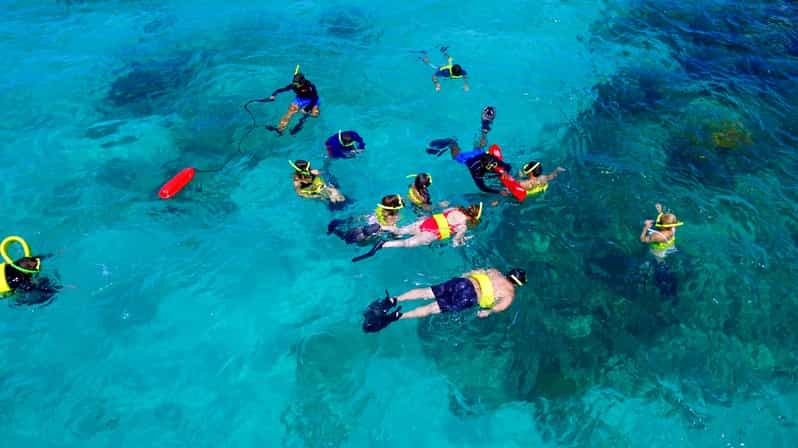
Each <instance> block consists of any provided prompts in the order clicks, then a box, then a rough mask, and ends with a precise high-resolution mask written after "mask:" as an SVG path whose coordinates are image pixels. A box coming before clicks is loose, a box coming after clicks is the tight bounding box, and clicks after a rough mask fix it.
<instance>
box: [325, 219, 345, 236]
mask: <svg viewBox="0 0 798 448" xmlns="http://www.w3.org/2000/svg"><path fill="white" fill-rule="evenodd" d="M343 223H344V220H343V219H333V220H332V221H330V223H329V224H327V235H329V234H331V233H333V232H335V229H336V228H338V226H340V225H341V224H343Z"/></svg>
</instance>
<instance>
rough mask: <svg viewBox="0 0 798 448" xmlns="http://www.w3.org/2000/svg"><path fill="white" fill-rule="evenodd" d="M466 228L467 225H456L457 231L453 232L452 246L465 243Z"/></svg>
mask: <svg viewBox="0 0 798 448" xmlns="http://www.w3.org/2000/svg"><path fill="white" fill-rule="evenodd" d="M467 228H468V227H466V226H465V225H463V226H457V231H456V232H455V234H454V237H453V238H452V246H454V247H457V246H462V245H463V243H465V231H466V229H467Z"/></svg>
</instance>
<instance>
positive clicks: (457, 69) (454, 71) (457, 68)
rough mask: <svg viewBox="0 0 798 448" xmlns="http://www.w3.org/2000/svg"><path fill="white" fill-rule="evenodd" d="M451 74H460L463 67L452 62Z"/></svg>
mask: <svg viewBox="0 0 798 448" xmlns="http://www.w3.org/2000/svg"><path fill="white" fill-rule="evenodd" d="M451 74H453V75H454V76H460V75H462V74H463V67H460V64H454V65H453V66H452V70H451Z"/></svg>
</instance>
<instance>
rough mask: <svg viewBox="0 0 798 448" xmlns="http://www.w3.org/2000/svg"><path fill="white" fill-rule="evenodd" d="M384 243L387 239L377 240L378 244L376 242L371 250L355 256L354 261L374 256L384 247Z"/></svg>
mask: <svg viewBox="0 0 798 448" xmlns="http://www.w3.org/2000/svg"><path fill="white" fill-rule="evenodd" d="M384 245H385V240H379V241H377V244H375V245H374V247H372V248H371V250H370V251H368V252H366V253H365V254H363V255H358V256H357V257H355V258H353V259H352V261H360V260H365V259H366V258H369V257H373V256H374V254H376V253H377V251H378V250H380V249H382V246H384Z"/></svg>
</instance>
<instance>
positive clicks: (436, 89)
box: [435, 82, 441, 92]
mask: <svg viewBox="0 0 798 448" xmlns="http://www.w3.org/2000/svg"><path fill="white" fill-rule="evenodd" d="M435 91H436V92H440V91H441V83H439V82H436V83H435Z"/></svg>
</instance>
